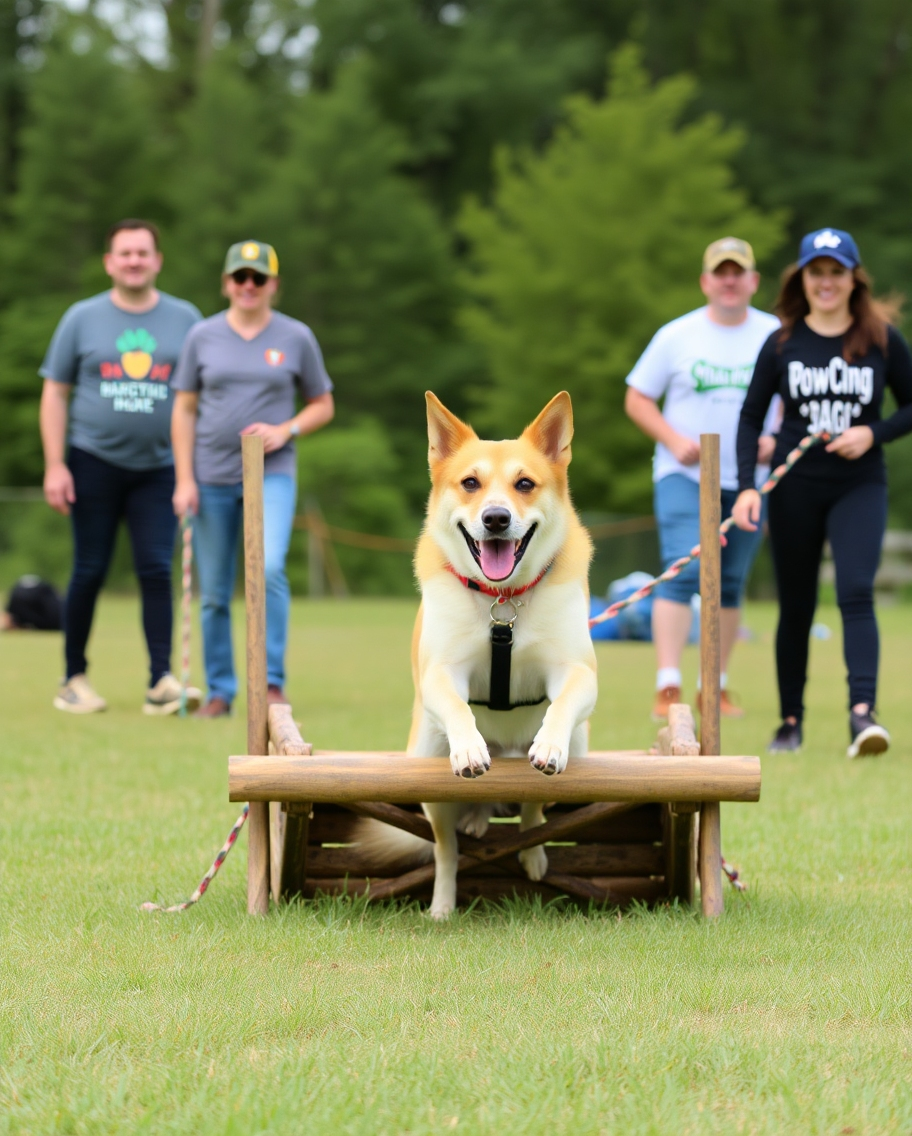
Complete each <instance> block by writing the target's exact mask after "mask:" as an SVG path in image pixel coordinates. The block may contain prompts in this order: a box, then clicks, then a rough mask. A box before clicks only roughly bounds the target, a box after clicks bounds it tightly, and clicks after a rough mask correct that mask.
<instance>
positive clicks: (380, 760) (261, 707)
mask: <svg viewBox="0 0 912 1136" xmlns="http://www.w3.org/2000/svg"><path fill="white" fill-rule="evenodd" d="M243 442H244V447H243V456H244V482H245V488H244V494H245V567H246V578H247V581H248V582H247V636H248V688H247V689H248V753H247V754H246V755H243V756H239V757H232V758H230V759H229V795H230V799H231V800H247V801H250V802H251V812H250V851H249V856H248V910H249V911H250V912H251V913H257V914H262V913H264V912H265V911H266V910H268V903H269V894H270V890H271V893H272V896H273V898H274V900H275V901H277V902H278V901H280V900H283V899H290V898H293V897H294V896H296V895H300V896H305V897H306V896H310V895H313V894H316V893H317V892H319V891H321V890H327V891H338V890H344V891H346V892H348V893H349V894H364V893H367V895H368V896H369V898H370V899H371V900H378V899H385V898H393V897H396V896H403V895H407V894H415V893H419V894H423V893H424V892H425V891H426V890H429V888H430V885H431V883H432V881H433V876H434V866H433V864H432V863H427V864H423V865H421V866H420V867H416V868H412V869H411V870H409V871H406V872H403V873H401V874H399V875H397V876H394V877H389V878H382V879H381V878H378V877H377V876H376V875H372V874H371V873H370V871H369V869H370V864H369V863H368V862H367V861H366V860H365V859H364V858H363V856H360V858H359V855H360V854H359V852H358V850H357V846H356V845H354V846H353V845H348V846H347V847H340V848H326V849H324V848H322V847H321V846H319V845H314V844H312V843H310V841H311V836H312V833H311V830H310V819H311V817H312V816H313V812H312V809H313V803H314V802H327V803H331V804H333V805H336V806H340V807H341V808H344V809H345V810H347V811H349V812H351V813H353V814H355V815H357V816H361V817H370V818H373V819H375V820H379V821H383V822H384V823H386V824H391V825H393V826H394V827H397V828H400V829H402V830H404V831H406V832H409V833H411V834H412V835H414V836H419V837H421V838H423V839H425V840H428V841H433V833H432V831H431V826H430V824H429V823H428V821H427V820H426V818H425V817H424V816H423V815H422V814H421V813H418V812H413V811H410V810H409V809H406V808H402V807H400V806H401V805H403V804H409V803H416V802H420V801H423V800H424V801H426V800H465V801H473V800H474V801H490V800H509V801H543V802H549V803H555V802H565V803H574V804H578V805H580V806H581V807H578V808H575V809H573V810H572V811H571V812H561V811H556V812H555V813H553V814H552V815H550V816H549V818H548V820H547V821H546V823H545V824H544V825H541V826H539V827H537V828H535V829H531V830H529V831H527V832H520V831H519V829H518V827H517V826H516V825H505V824H492V825H491V827H490V828H489V830H488V832H487V834H486V835H485V836H484V837H483V838H475V837H470V836H467V835H464V834H460V836H459V849H460V855H459V862H458V868H459V873H460V876H459V878H460V892H461V893H462V894H463V895H468V896H472V895H481V896H491V897H494V896H499V895H508V894H511V893H512V892H516V893H519V894H525V893H527V892H528V893H529V894H539V895H544V896H546V897H550V896H558V895H569V896H572V897H573V898H575V899H576V900H580V901H596V902H611V903H621V902H625V901H626V900H628V899H632V898H636V899H659V898H662V897H666V898H678V899H680V900H681V901H682V902H686V903H692V902H693V901H694V898H695V894H696V880H697V876H698V875H699V879H700V885H701V886H700V891H701V900H702V909H703V913H704V915H706V916H710V917H712V916H715V915H718V914H719V913H720V912H721V911H722V893H721V846H720V825H719V802H720V801H722V800H732V801H756V800H757V799H759V792H760V765H759V760H758V759H757V758H755V757H722V756H720V748H721V747H720V744H719V601H720V562H719V544H718V537H717V535H716V534H717V532H718V526H719V522H720V518H719V500H720V494H719V486H718V482H719V468H718V466H719V455H718V437H717V436H715V435H704V436H703V437H702V438H701V544H702V547H703V557H702V560H701V592H702V595H703V603H702V628H701V631H702V634H701V672H702V688H703V699H702V704H703V715H702V721H701V736H702V745H701V742H698V741H697V738H696V736H695V731H694V722H693V717H692V715H691V712H690V708H689V707H687V706H685V705H676V706H673V707H672V708H671V711H670V713H669V720H668V725H667V726H666V727H664V728H663V729H661V730H660V731H659V737H658V741H657V746H656V749H655V750H653V751H651V752H649V753H647V752H646V751H623V752H593V753H590V754H589V755H588V756H587V757H586V758H579V759H575V760H571V762H570V763H569V765H568V768H567V770H566V772H565V773H564V774H562V775H561V776H560V777H557V778H545V777H543V776H542V775H541V774H540V773H537V772H536V771H535V770H532V769H531V767H529V766H528V765H526V763H524V762H521V761H517V760H515V759H513V760H511V759H497V758H495V759H494V760H493V762H492V766H491V770H490V771H489V772H488V773H487V774H486V775H485V776H484V777H483V778H479V779H477V780H464V779H461V778H453V777H452V774H451V773H450V770H449V762H448V761H446V759H440V758H414V757H407V756H406V755H404V754H400V753H392V752H390V753H377V752H372V753H332V752H329V753H321V752H319V751H318V752H316V753H314V751H313V748H312V746H311V745H310V744H309V743H308V742H306V741H305V740H304V738H303V737H302V736H301V734H300V731H299V730H298V727H297V725H296V724H295V722H294V719H293V717H292V712H291V707H290V706H287V705H274V706H267V700H266V673H265V602H264V600H265V596H264V589H263V559H262V475H263V474H262V471H263V455H262V441H261V440H260V439H252V438H251V439H244V440H243ZM257 443H258V444H257ZM707 553H708V555H707ZM365 796H366V797H370V798H371V799H370V800H365V799H361V798H362V797H365ZM606 797H610V800H606ZM648 802H662V805H661V807H662V839H661V847H658V846H656V844H655V843H650V842H649V840H651V838H649V839H647V840H646V841H642V842H639V843H637V842H634V843H633V844H631V845H604V844H602V845H599V844H595V845H591V846H589V847H590V850H589V851H585V852H583V853H580V852H579V851H578V849H579V848H581V847H584V848H585V847H586V846H585V845H579V844H577V845H575V847H573V848H570V849H566V850H563V849H561V848H559V847H557V848H554V847H552V848H551V849H550V852H549V859H550V862H551V869H550V870H549V871H548V873H547V874H546V876H545V877H544V879H543V880H541V881H538V882H536V883H532V882H531V881H529V880H527V879H526V878H525V876H524V875H523V873H522V871H521V867H520V865H519V863H518V861H517V859H516V857H517V855H518V853H519V852H521V851H522V850H523V849H526V848H531V847H533V846H535V845H538V844H546V843H551V842H561V841H563V842H569V841H573V840H574V838H575V837H579V839H580V840H585V839H586V834H587V832H592V831H593V830H595V831H598V827H599V825H600V824H601V823H602V822H606V821H610V820H611V819H612V818H617V817H622V816H624V814H631V813H635V812H636V810H638V809H640V808H641V806H643V805H644V804H645V803H648ZM651 807H653V808H654V807H655V805H654V804H653V805H652V806H651ZM333 815H338V814H333ZM698 815H699V817H700V822H699V837H698V835H697V833H698V823H697V816H698ZM322 823H324V822H323V821H322V820H320V818H318V820H317V824H318V826H319V825H320V824H322ZM623 823H626V822H623ZM637 823H640V822H637ZM621 848H623V849H624V851H623V852H621V851H620V849H621ZM308 849H310V852H311V854H312V856H313V860H314V863H313V870H312V871H310V870H309V865H308V862H307V861H308ZM591 849H596V851H594V852H593V851H592V850H591ZM612 849H614V850H613V851H612ZM625 857H626V859H625ZM562 864H566V865H568V866H569V865H570V864H574V865H575V866H576V871H575V872H571V871H562V870H561V865H562ZM659 868H661V873H662V874H661V875H660V874H659V872H658V869H659ZM584 869H585V874H583V870H584ZM625 869H627V871H628V872H630V873H631V874H623V873H624V871H625ZM654 869H655V870H654ZM361 873H363V875H362V874H361ZM614 873H618V874H614ZM340 880H341V881H342V882H341V888H340ZM270 884H271V888H270Z"/></svg>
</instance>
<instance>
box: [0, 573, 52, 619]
mask: <svg viewBox="0 0 912 1136" xmlns="http://www.w3.org/2000/svg"><path fill="white" fill-rule="evenodd" d="M6 612H7V615H8V616H9V617H10V621H11V623H12V625H13V627H17V628H21V629H22V630H24V631H60V629H61V628H62V627H63V600H62V599H61V598H60V594H59V592H58V591H57V589H56V588H55V587H54V585H53V584H49V583H48V582H47V580H42V579H41V577H40V576H22V577H21V578H20V579H19V580H17V581H16V583H15V584H14V585H13V590H12V591H11V592H10V594H9V599H8V600H7V603H6Z"/></svg>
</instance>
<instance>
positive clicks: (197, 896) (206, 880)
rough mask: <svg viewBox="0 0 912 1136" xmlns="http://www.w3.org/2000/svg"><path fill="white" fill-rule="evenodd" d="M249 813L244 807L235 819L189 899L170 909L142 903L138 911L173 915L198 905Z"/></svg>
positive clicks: (246, 806)
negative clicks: (225, 838) (226, 837)
mask: <svg viewBox="0 0 912 1136" xmlns="http://www.w3.org/2000/svg"><path fill="white" fill-rule="evenodd" d="M249 812H250V805H244V809H243V812H242V813H241V815H240V816H239V817H238V818H237V820H236V821H235V822H234V827H233V828H232V829H231V831H230V832H229V833H228V839H227V840H226V841H225V843H224V844H223V845H222V847H221V848H220V849H219V853H218V855H217V856H216V858H215V859H214V860H213V861H212V863H211V865H210V866H209V871H208V872H207V873H206V874H205V875H204V876H203V878H202V880H200V885H199V887H198V888H197V889H196V891H195V892H194V893H193V895H191V896H190V898H189V899H185V900H184V902H183V903H175V904H173V905H172V906H171V907H162V905H161V904H160V903H143V904H141V905H140V908H139V910H140V911H160V912H161V913H162V914H163V915H173V914H174V913H175V912H178V911H186V910H187V908H188V907H192V906H193V905H194V903H199V901H200V900H201V899H202V898H203V896H204V895H205V894H206V889H207V888H208V887H209V884H210V883H211V882H212V880H213V879H214V878H215V876H216V875H217V874H218V870H219V868H220V867H221V866H222V864H224V862H225V857H226V856H227V855H228V853H229V852H230V851H231V849H232V848H233V847H234V843H235V841H236V840H237V838H238V836H239V835H240V831H241V829H242V828H243V827H244V822H245V821H246V820H247V814H248V813H249Z"/></svg>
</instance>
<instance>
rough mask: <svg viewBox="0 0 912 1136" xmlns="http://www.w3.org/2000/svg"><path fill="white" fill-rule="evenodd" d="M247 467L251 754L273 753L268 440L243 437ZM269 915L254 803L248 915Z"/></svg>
mask: <svg viewBox="0 0 912 1136" xmlns="http://www.w3.org/2000/svg"><path fill="white" fill-rule="evenodd" d="M241 455H242V459H243V466H244V596H245V600H246V607H247V752H248V753H249V754H251V755H256V756H265V755H266V754H267V753H268V752H269V720H268V717H267V701H266V682H267V679H266V566H265V555H264V550H263V460H264V451H263V439H262V438H257V437H246V438H242V439H241ZM268 911H269V805H268V803H267V802H266V801H251V803H250V815H249V817H248V819H247V912H248V914H250V915H265V914H266V913H267V912H268Z"/></svg>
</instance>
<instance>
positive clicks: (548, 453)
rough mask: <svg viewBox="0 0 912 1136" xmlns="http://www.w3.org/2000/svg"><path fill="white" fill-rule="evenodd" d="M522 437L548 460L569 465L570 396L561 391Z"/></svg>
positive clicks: (570, 437) (571, 405) (571, 410)
mask: <svg viewBox="0 0 912 1136" xmlns="http://www.w3.org/2000/svg"><path fill="white" fill-rule="evenodd" d="M522 436H523V437H524V438H526V439H527V440H528V441H530V442H531V443H532V445H533V446H535V448H536V449H538V450H541V452H542V453H543V454H544V455H545V457H546V458H548V460H549V461H553V462H559V463H561V464H562V465H569V463H570V442H571V439H572V438H573V404H572V403H571V402H570V395H569V394H567V392H566V391H561V392H560V394H556V395H555V396H554V398H552V399H551V401H550V402H549V403H548V405H547V406H546V407H545V409H544V410H543V411H542V412H541V414H539V416H538V417H537V418H536V419H535V421H534V422H532V423H530V425H528V426H527V427H526V428H525V430H523V434H522Z"/></svg>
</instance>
